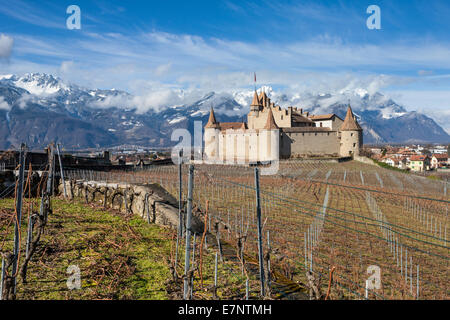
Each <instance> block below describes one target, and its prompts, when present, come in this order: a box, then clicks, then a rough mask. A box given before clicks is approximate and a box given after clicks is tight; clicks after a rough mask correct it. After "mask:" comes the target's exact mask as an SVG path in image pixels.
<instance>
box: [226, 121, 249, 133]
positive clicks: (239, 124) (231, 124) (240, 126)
mask: <svg viewBox="0 0 450 320" xmlns="http://www.w3.org/2000/svg"><path fill="white" fill-rule="evenodd" d="M245 128H246V127H245V123H244V122H220V123H219V129H220V131H226V130H228V129H233V130H238V129H245Z"/></svg>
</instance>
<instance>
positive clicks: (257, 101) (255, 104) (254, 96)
mask: <svg viewBox="0 0 450 320" xmlns="http://www.w3.org/2000/svg"><path fill="white" fill-rule="evenodd" d="M260 105H261V102H260V101H259V99H258V94H257V93H256V90H255V94H254V95H253V101H252V104H251V105H250V106H255V107H256V106H260Z"/></svg>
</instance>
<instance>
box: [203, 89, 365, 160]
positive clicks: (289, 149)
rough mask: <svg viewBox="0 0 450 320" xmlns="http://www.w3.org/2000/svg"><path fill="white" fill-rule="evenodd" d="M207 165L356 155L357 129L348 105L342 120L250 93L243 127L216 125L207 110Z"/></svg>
mask: <svg viewBox="0 0 450 320" xmlns="http://www.w3.org/2000/svg"><path fill="white" fill-rule="evenodd" d="M204 141H205V151H204V156H205V158H206V160H209V161H212V162H214V161H222V162H255V161H272V160H276V159H286V158H295V157H304V156H334V157H339V156H340V157H348V156H353V155H359V148H360V147H361V146H362V141H363V138H362V128H361V127H360V125H359V124H358V122H357V120H356V118H355V116H354V115H353V112H352V109H351V107H350V105H349V106H348V109H347V114H346V116H345V119H344V120H342V119H341V118H339V117H338V116H337V115H335V114H324V115H310V114H309V112H303V109H298V108H294V107H289V108H288V109H282V108H281V107H280V106H277V105H275V104H274V103H273V102H271V101H270V98H268V97H267V95H266V94H265V92H261V93H260V94H259V95H258V94H257V92H256V90H255V93H254V95H253V101H252V103H251V105H250V112H249V113H248V115H247V122H217V121H216V117H215V115H214V110H213V108H212V107H211V112H210V115H209V119H208V123H207V124H206V126H205V133H204Z"/></svg>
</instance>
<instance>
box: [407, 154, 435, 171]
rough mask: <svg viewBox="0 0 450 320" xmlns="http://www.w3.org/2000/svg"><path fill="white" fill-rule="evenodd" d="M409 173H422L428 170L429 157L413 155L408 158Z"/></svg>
mask: <svg viewBox="0 0 450 320" xmlns="http://www.w3.org/2000/svg"><path fill="white" fill-rule="evenodd" d="M408 167H409V168H410V169H411V171H416V172H423V171H427V170H430V157H428V156H426V155H414V156H411V157H410V158H409V166H408Z"/></svg>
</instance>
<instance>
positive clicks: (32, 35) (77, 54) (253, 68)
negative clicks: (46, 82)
mask: <svg viewBox="0 0 450 320" xmlns="http://www.w3.org/2000/svg"><path fill="white" fill-rule="evenodd" d="M72 4H75V5H78V6H79V7H80V9H81V30H68V29H67V28H66V19H67V18H68V16H69V14H67V13H66V8H67V7H68V6H69V5H72ZM372 4H375V5H378V6H379V7H380V9H381V29H380V30H369V29H368V28H367V26H366V20H367V18H368V17H369V15H370V14H367V13H366V9H367V7H368V6H369V5H372ZM448 17H450V2H449V1H447V0H442V1H439V0H429V1H425V0H407V1H406V0H405V1H400V0H397V1H395V0H390V1H375V0H371V1H365V0H360V1H343V0H342V1H336V0H335V1H317V0H316V1H300V0H297V1H245V0H240V1H234V0H228V1H211V0H210V1H194V0H191V1H171V0H164V1H160V0H158V1H118V0H108V1H80V0H76V1H70V2H69V1H39V2H37V1H24V0H15V1H6V0H0V74H8V73H15V74H23V73H25V72H47V73H52V74H55V75H58V76H60V77H61V78H63V79H65V80H67V81H71V82H75V83H77V84H80V85H85V86H92V87H100V88H113V87H114V88H118V89H123V90H127V91H129V92H132V93H134V94H138V95H142V96H143V98H145V97H146V96H145V95H146V94H147V93H148V92H152V93H155V92H156V93H161V92H163V93H164V94H159V95H156V98H157V99H164V98H165V97H170V94H168V92H169V91H170V90H179V89H184V90H189V89H196V90H203V91H210V90H216V91H219V90H225V91H226V90H234V89H239V88H251V87H252V86H253V84H252V80H253V72H256V73H257V77H258V83H260V84H265V85H271V86H273V87H274V88H277V89H280V90H288V91H289V90H290V91H304V90H309V91H333V90H341V89H343V88H350V89H351V88H354V87H355V88H356V87H363V88H365V89H367V88H369V91H376V90H380V91H381V92H384V93H387V94H390V95H392V97H394V98H395V99H396V100H397V101H400V102H402V103H404V104H405V106H406V107H407V108H408V109H415V110H427V111H428V113H430V114H433V113H434V114H437V113H439V114H445V113H446V114H447V115H448V116H449V117H450V90H449V85H450V37H449V34H450V19H449V18H448ZM152 97H153V98H154V97H155V95H151V96H149V97H147V98H152ZM449 119H450V118H449Z"/></svg>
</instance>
